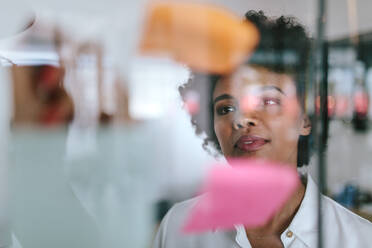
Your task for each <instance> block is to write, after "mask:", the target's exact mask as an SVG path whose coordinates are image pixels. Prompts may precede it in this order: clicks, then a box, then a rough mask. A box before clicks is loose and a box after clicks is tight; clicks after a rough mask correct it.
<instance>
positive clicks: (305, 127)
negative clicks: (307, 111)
mask: <svg viewBox="0 0 372 248" xmlns="http://www.w3.org/2000/svg"><path fill="white" fill-rule="evenodd" d="M310 133H311V121H310V118H309V117H308V116H307V115H304V116H303V119H302V126H301V130H300V134H301V135H303V136H307V135H309V134H310Z"/></svg>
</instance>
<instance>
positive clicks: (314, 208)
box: [288, 175, 318, 247]
mask: <svg viewBox="0 0 372 248" xmlns="http://www.w3.org/2000/svg"><path fill="white" fill-rule="evenodd" d="M306 178H307V183H306V191H305V196H304V198H303V199H302V202H301V204H300V207H299V209H298V211H297V213H296V215H295V216H294V218H293V220H292V222H291V224H290V225H289V227H288V229H289V230H291V231H292V232H293V233H294V234H295V235H296V236H297V238H299V239H300V240H302V241H303V242H304V243H305V244H306V245H307V246H309V247H316V246H317V238H318V236H317V234H318V218H317V216H318V187H317V186H316V184H315V182H314V180H313V179H312V178H311V176H310V175H307V177H306Z"/></svg>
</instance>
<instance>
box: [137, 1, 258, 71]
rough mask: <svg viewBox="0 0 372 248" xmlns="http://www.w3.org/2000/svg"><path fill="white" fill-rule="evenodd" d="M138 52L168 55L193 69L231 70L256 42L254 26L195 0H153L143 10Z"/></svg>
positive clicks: (231, 14)
mask: <svg viewBox="0 0 372 248" xmlns="http://www.w3.org/2000/svg"><path fill="white" fill-rule="evenodd" d="M146 10H147V11H146V13H145V20H144V27H143V35H142V38H141V41H140V51H141V52H142V54H145V55H150V56H151V55H155V56H156V55H169V56H170V57H172V58H173V59H175V60H176V61H178V62H180V63H182V64H186V65H187V66H189V67H190V68H191V69H192V70H194V71H198V72H206V73H213V74H225V73H229V72H231V71H233V70H234V69H235V68H236V67H237V66H238V65H239V64H240V63H242V62H244V61H245V60H247V58H248V56H249V55H250V54H251V52H252V51H253V50H254V48H255V47H256V45H257V44H258V41H259V32H258V30H257V28H256V27H255V26H254V25H253V24H252V23H250V22H248V21H242V19H241V17H240V16H238V15H235V14H234V13H232V12H230V11H228V10H226V9H225V8H223V7H218V6H216V5H211V4H206V3H197V2H195V1H168V0H164V1H152V2H151V4H149V6H148V8H147V9H146Z"/></svg>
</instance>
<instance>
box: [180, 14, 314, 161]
mask: <svg viewBox="0 0 372 248" xmlns="http://www.w3.org/2000/svg"><path fill="white" fill-rule="evenodd" d="M245 18H246V20H248V21H250V22H251V23H253V24H254V25H255V26H256V27H257V29H258V30H259V33H260V42H259V44H258V45H257V47H256V49H255V51H254V53H253V54H252V55H251V56H250V58H249V59H248V61H246V63H247V64H250V65H256V66H261V67H265V68H267V69H269V70H271V71H273V72H277V73H286V74H290V75H292V76H293V77H294V79H295V82H296V90H297V98H298V100H299V102H300V104H301V106H302V108H303V110H305V90H306V77H307V72H308V64H309V56H310V49H311V40H310V38H309V37H308V35H307V33H306V31H305V28H304V27H303V26H302V25H301V24H300V23H299V22H298V21H297V20H296V19H295V18H294V17H286V16H281V17H279V18H276V19H275V18H272V19H270V18H269V17H267V16H265V14H264V13H263V12H262V11H259V12H257V11H248V12H247V13H246V14H245ZM222 77H224V75H210V74H208V75H205V74H200V73H194V74H193V76H192V77H191V79H190V80H189V81H188V82H187V83H186V84H184V85H181V86H180V87H179V88H178V90H179V93H180V95H181V97H182V100H183V101H186V99H187V95H188V93H190V92H198V94H199V95H200V99H199V111H198V112H197V113H195V114H193V115H192V116H191V123H192V125H193V126H194V128H195V132H196V134H197V135H202V134H204V136H205V137H204V142H203V145H202V146H203V148H204V149H205V150H206V151H208V152H209V153H210V154H213V155H215V156H216V155H218V154H222V151H221V147H220V144H219V143H218V140H217V137H216V133H215V131H214V110H213V99H212V96H213V92H214V88H215V86H216V83H217V82H218V81H219V80H220V79H221V78H222ZM310 140H311V137H310V135H309V136H300V138H299V141H298V157H297V166H298V167H301V166H303V165H305V164H308V162H309V159H310V150H311V149H310V145H309V142H310ZM211 148H213V149H211Z"/></svg>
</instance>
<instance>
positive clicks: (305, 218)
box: [235, 175, 318, 248]
mask: <svg viewBox="0 0 372 248" xmlns="http://www.w3.org/2000/svg"><path fill="white" fill-rule="evenodd" d="M304 177H305V180H306V181H307V182H306V191H305V195H304V198H303V199H302V202H301V204H300V207H299V209H298V211H297V213H296V215H295V216H294V218H293V220H292V222H291V224H290V225H289V227H288V228H287V230H291V231H292V232H293V233H294V235H296V237H297V238H298V239H300V240H301V241H302V242H304V243H305V244H306V245H307V246H308V247H316V246H317V238H318V236H317V232H318V218H317V216H318V215H317V211H318V188H317V186H316V184H315V182H314V180H313V179H312V178H311V176H310V175H306V176H304ZM235 229H236V237H235V240H236V242H237V243H238V244H239V245H240V247H247V248H249V247H251V245H250V243H249V240H248V238H247V235H246V232H245V229H244V226H243V225H236V226H235ZM287 230H286V231H287ZM286 231H285V232H286Z"/></svg>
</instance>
